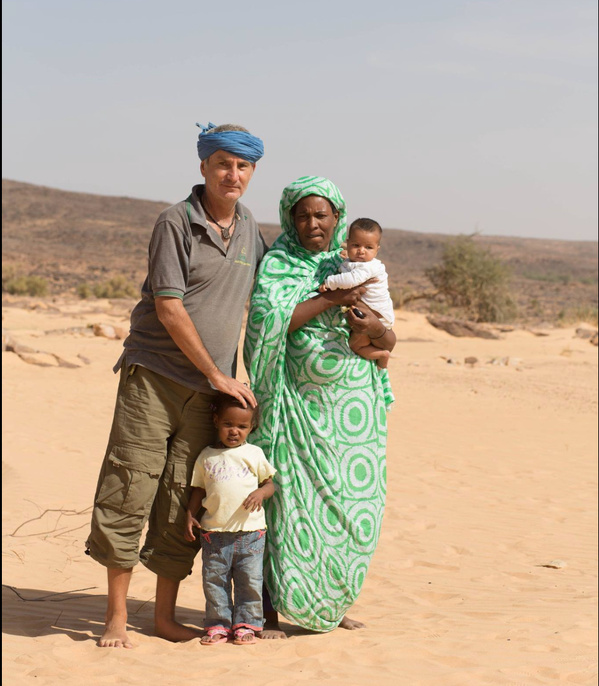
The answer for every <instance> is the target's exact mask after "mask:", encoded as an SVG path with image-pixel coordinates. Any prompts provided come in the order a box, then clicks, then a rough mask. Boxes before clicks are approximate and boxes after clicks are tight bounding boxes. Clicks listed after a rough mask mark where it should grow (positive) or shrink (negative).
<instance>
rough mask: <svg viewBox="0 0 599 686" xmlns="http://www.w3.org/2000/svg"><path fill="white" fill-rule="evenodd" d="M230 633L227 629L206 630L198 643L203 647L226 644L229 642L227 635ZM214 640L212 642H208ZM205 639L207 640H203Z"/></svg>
mask: <svg viewBox="0 0 599 686" xmlns="http://www.w3.org/2000/svg"><path fill="white" fill-rule="evenodd" d="M230 633H231V632H230V631H229V629H225V628H224V627H215V628H214V629H208V631H207V632H206V634H205V635H204V636H202V638H201V639H200V643H201V645H203V646H215V645H218V644H219V643H226V642H227V641H228V640H229V634H230ZM212 638H215V640H214V641H212V640H210V639H212ZM204 639H207V640H204Z"/></svg>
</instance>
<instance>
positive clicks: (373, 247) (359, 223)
mask: <svg viewBox="0 0 599 686" xmlns="http://www.w3.org/2000/svg"><path fill="white" fill-rule="evenodd" d="M382 234H383V230H382V229H381V227H380V225H379V223H378V222H375V221H374V219H366V218H363V219H356V220H355V221H354V222H352V224H351V225H350V227H349V231H348V234H347V249H346V251H347V259H346V260H344V261H343V263H342V264H341V266H340V267H339V274H333V275H332V276H328V277H327V278H326V279H325V281H324V283H323V284H322V285H321V286H320V288H319V290H320V292H321V293H324V292H325V291H332V290H335V289H337V288H353V287H354V286H359V285H360V284H363V283H364V282H365V281H368V280H369V279H376V281H373V282H372V283H368V284H365V288H366V292H365V293H364V295H363V296H362V300H363V302H364V303H366V305H368V307H370V309H371V310H372V311H373V312H374V314H375V315H376V316H377V317H378V318H379V319H380V321H381V322H382V323H383V324H384V325H385V327H386V328H387V329H390V328H392V326H393V323H394V322H395V314H394V312H393V301H392V300H391V296H390V294H389V287H388V278H387V271H386V269H385V265H384V264H383V263H382V262H381V261H380V260H377V259H376V256H377V254H378V251H379V249H380V247H381V236H382ZM354 312H356V310H355V309H354ZM349 347H350V348H351V349H352V350H353V351H354V352H355V353H356V354H357V355H360V357H364V358H366V359H367V360H376V363H377V365H378V366H379V367H380V368H381V369H386V367H387V364H388V362H389V351H387V350H381V348H377V347H376V346H375V345H373V344H372V341H371V339H370V338H369V337H368V336H367V335H366V334H363V333H355V332H352V333H351V335H350V337H349Z"/></svg>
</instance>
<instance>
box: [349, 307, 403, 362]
mask: <svg viewBox="0 0 599 686" xmlns="http://www.w3.org/2000/svg"><path fill="white" fill-rule="evenodd" d="M356 306H357V308H358V309H359V310H360V312H362V314H363V315H364V318H360V317H357V316H356V315H355V314H354V312H353V310H352V309H351V308H350V309H349V310H348V311H347V314H346V315H345V316H346V319H347V323H348V324H349V326H350V328H351V330H352V331H354V332H355V333H361V334H364V335H366V336H368V338H370V341H371V343H372V345H374V346H375V347H377V348H381V350H388V351H389V352H391V350H393V348H394V347H395V342H396V337H395V334H394V333H393V331H392V330H387V328H386V327H385V325H384V324H383V323H382V322H381V321H380V320H379V318H378V317H377V316H376V315H375V314H374V312H373V311H372V310H371V309H370V307H368V305H366V304H365V303H363V302H358V303H357V304H356Z"/></svg>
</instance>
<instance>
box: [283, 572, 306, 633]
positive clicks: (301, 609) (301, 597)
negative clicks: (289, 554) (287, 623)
mask: <svg viewBox="0 0 599 686" xmlns="http://www.w3.org/2000/svg"><path fill="white" fill-rule="evenodd" d="M278 595H279V604H278V605H275V609H276V610H278V611H279V612H281V614H283V615H284V616H285V617H287V618H288V619H291V620H294V621H299V622H300V623H302V620H303V619H305V618H306V617H308V616H309V615H310V614H311V612H312V598H313V596H314V593H313V592H312V590H311V589H310V588H309V586H308V585H307V584H306V580H305V577H303V576H302V575H301V574H300V573H299V571H298V570H295V569H286V570H285V571H284V573H283V575H282V578H281V579H280V588H279V594H278Z"/></svg>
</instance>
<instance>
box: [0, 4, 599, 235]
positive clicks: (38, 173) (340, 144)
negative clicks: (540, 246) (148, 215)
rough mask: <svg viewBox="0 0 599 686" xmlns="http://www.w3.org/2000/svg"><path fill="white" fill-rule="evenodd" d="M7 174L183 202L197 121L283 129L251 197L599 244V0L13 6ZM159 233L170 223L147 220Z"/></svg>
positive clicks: (405, 224) (457, 229) (261, 210)
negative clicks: (307, 181)
mask: <svg viewBox="0 0 599 686" xmlns="http://www.w3.org/2000/svg"><path fill="white" fill-rule="evenodd" d="M2 5H3V26H2V32H3V60H2V64H3V150H2V157H3V169H2V176H3V178H8V179H13V180H17V181H27V182H30V183H35V184H41V185H45V186H51V187H54V188H60V189H64V190H73V191H83V192H88V193H99V194H105V195H117V196H129V197H134V198H145V199H150V200H161V201H165V202H168V203H174V202H177V201H178V200H181V199H183V198H185V197H186V196H187V194H188V193H189V190H190V188H191V186H192V185H193V184H195V183H199V182H201V176H200V174H199V160H198V157H197V151H196V141H197V135H198V133H199V129H198V128H197V127H196V126H195V122H201V123H204V124H207V123H208V121H209V120H210V121H212V122H214V123H216V124H224V123H236V124H241V125H243V126H245V127H247V128H248V129H249V130H250V131H251V132H252V133H254V134H256V135H257V136H260V137H261V138H262V139H263V140H264V146H265V151H266V153H265V156H264V158H263V159H262V160H261V161H260V162H259V163H258V165H257V168H256V173H255V175H254V178H253V179H252V182H251V184H250V188H249V190H248V192H247V193H246V195H245V196H244V202H245V204H246V205H248V207H249V208H250V209H251V210H252V212H253V214H254V216H255V217H256V219H257V220H258V221H261V222H278V204H279V199H280V196H281V191H282V189H283V188H284V186H285V185H287V184H288V183H290V182H291V181H293V180H294V179H296V178H297V177H299V176H302V175H304V174H314V175H319V176H327V177H328V178H330V179H331V180H332V181H333V182H334V183H336V184H337V185H338V186H339V188H340V189H341V192H342V193H343V195H344V196H345V199H346V202H347V205H348V214H349V218H350V219H353V218H356V217H358V216H368V217H372V218H374V219H377V220H378V221H379V222H380V223H381V224H382V225H383V227H386V228H401V229H408V230H412V231H424V232H439V233H448V234H458V233H471V232H473V231H479V232H480V233H482V234H483V235H487V236H492V235H510V236H528V237H538V238H562V239H573V240H597V3H596V1H595V0H462V1H460V0H422V1H421V2H416V0H388V1H387V2H381V1H379V0H369V1H367V2H364V1H363V0H318V1H315V0H302V1H300V2H295V3H291V2H285V0H264V1H260V0H253V1H252V2H249V1H248V0H244V1H243V2H240V1H238V0H231V1H229V2H223V1H218V0H217V1H213V2H204V1H203V0H169V1H168V2H165V1H164V0H160V1H157V0H156V1H155V0H3V3H2ZM148 230H151V227H148Z"/></svg>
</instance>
